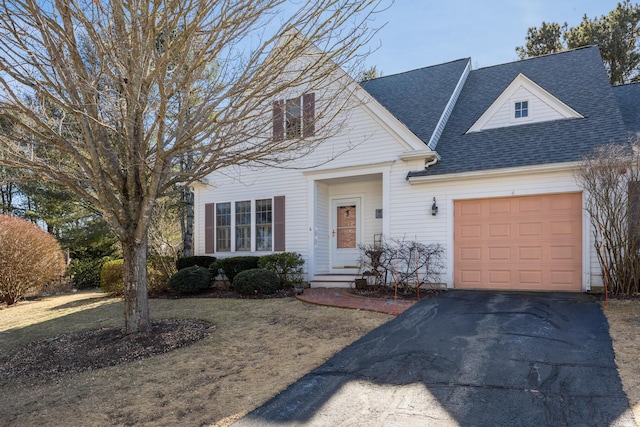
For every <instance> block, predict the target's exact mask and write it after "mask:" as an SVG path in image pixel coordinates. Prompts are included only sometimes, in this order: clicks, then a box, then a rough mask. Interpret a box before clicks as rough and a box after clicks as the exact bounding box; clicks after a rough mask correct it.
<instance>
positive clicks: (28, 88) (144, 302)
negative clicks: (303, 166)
mask: <svg viewBox="0 0 640 427" xmlns="http://www.w3.org/2000/svg"><path fill="white" fill-rule="evenodd" d="M379 1H380V0H313V1H312V0H303V1H301V2H285V1H284V0H230V1H224V2H220V1H213V0H183V1H175V2H166V1H162V0H133V1H124V0H42V1H23V0H18V1H3V2H0V35H1V37H0V119H2V120H3V121H4V122H6V123H9V124H10V125H8V126H7V130H6V131H5V132H0V166H6V167H13V168H23V170H25V171H28V172H29V173H31V174H34V175H36V176H45V177H47V179H49V180H50V181H52V182H56V183H60V184H62V185H64V186H66V187H67V188H69V189H71V190H72V191H73V192H74V193H75V194H76V195H78V196H79V197H80V198H82V199H83V200H84V201H86V202H88V203H89V204H91V205H92V206H93V207H94V208H95V209H96V210H98V211H99V212H100V213H101V214H102V217H103V218H104V219H105V221H106V222H107V223H108V224H109V226H110V227H111V229H112V230H113V231H114V233H115V234H116V236H117V237H118V239H119V240H120V243H121V245H122V253H123V258H124V277H125V291H124V302H125V303H124V315H125V329H126V331H127V332H129V333H132V332H148V331H149V330H150V327H151V325H150V316H149V302H148V299H147V270H146V264H147V263H146V257H147V247H148V243H149V235H148V233H149V224H150V221H151V217H152V212H153V209H154V206H155V205H156V202H157V200H158V198H160V197H162V196H164V195H166V194H168V193H169V192H171V191H173V190H175V189H176V188H180V187H181V186H188V185H189V184H190V183H192V182H194V181H198V180H201V179H203V178H204V177H206V176H207V175H209V174H210V173H212V172H215V171H217V170H220V169H221V168H226V167H231V166H245V165H246V166H279V165H281V164H282V163H286V162H291V161H293V160H296V159H299V158H300V157H301V156H304V155H305V154H307V153H309V152H311V151H312V150H314V149H315V147H317V146H318V144H319V143H320V142H321V141H323V140H325V139H326V138H328V137H330V136H331V135H334V134H335V132H337V130H338V127H337V126H336V124H338V125H339V123H340V121H338V122H336V121H334V120H333V118H334V117H335V114H336V112H339V111H341V109H342V107H343V106H344V105H345V102H346V101H347V97H348V94H349V92H348V91H335V90H333V88H334V87H335V83H336V78H335V77H336V75H341V74H340V72H341V71H340V69H345V70H346V71H347V72H349V71H354V70H353V68H354V67H358V66H359V64H360V63H361V59H362V53H363V49H362V48H363V45H364V44H365V43H366V42H367V41H368V40H369V38H370V37H371V35H372V34H373V33H372V31H371V30H370V29H369V28H368V23H369V22H370V20H371V18H372V13H374V12H375V11H376V8H377V7H378V2H379ZM319 50H321V51H322V52H320V51H319ZM336 73H338V74H336ZM308 89H310V90H312V91H314V93H316V94H317V97H316V100H317V102H316V105H315V110H314V113H315V115H314V120H313V123H309V124H308V125H309V127H308V129H311V128H312V127H313V129H314V132H313V135H310V134H308V133H307V132H305V134H304V135H299V136H296V137H293V138H274V135H273V134H272V132H271V130H272V128H273V118H272V117H271V113H272V111H273V108H274V107H273V103H274V101H276V100H278V99H281V97H282V96H283V95H282V94H283V93H285V92H287V91H300V90H308ZM298 95H301V94H300V93H298ZM323 106H331V108H324V107H323ZM311 125H313V126H311ZM184 159H190V160H193V163H191V164H190V167H189V168H188V169H187V170H184V169H183V168H181V167H180V162H181V161H184ZM327 160H329V159H327Z"/></svg>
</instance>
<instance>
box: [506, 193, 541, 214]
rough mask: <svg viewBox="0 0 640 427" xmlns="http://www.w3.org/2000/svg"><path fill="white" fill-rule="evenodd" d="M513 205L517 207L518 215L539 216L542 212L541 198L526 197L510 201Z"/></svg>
mask: <svg viewBox="0 0 640 427" xmlns="http://www.w3.org/2000/svg"><path fill="white" fill-rule="evenodd" d="M512 200H513V201H514V204H517V205H518V208H517V209H518V212H519V213H520V214H527V213H528V214H531V213H536V214H540V213H542V210H543V199H542V197H528V198H526V199H512Z"/></svg>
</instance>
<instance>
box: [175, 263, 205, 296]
mask: <svg viewBox="0 0 640 427" xmlns="http://www.w3.org/2000/svg"><path fill="white" fill-rule="evenodd" d="M210 285H211V274H209V270H208V269H207V268H204V267H200V266H199V265H193V266H191V267H187V268H183V269H182V270H178V272H177V273H176V274H174V275H173V276H171V278H170V279H169V288H170V289H171V290H174V291H176V292H180V293H185V294H195V293H198V292H200V291H203V290H205V289H207V288H209V286H210Z"/></svg>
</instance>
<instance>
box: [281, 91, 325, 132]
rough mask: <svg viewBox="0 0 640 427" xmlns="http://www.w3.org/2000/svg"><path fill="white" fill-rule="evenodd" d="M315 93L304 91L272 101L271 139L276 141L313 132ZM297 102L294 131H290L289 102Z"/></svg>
mask: <svg viewBox="0 0 640 427" xmlns="http://www.w3.org/2000/svg"><path fill="white" fill-rule="evenodd" d="M315 99H316V97H315V93H314V92H310V93H304V94H302V95H300V96H297V97H295V98H288V99H279V100H276V101H274V102H273V108H272V122H273V126H272V128H273V129H272V130H273V140H274V141H276V142H279V141H284V140H289V139H296V138H308V137H311V136H313V135H314V134H315V120H316V117H315ZM293 103H297V104H298V105H297V108H296V111H297V113H298V115H297V116H295V118H296V119H297V125H296V126H295V127H296V128H297V129H295V130H296V131H295V132H290V128H291V126H290V125H289V117H291V116H290V114H289V112H290V107H289V105H290V104H293Z"/></svg>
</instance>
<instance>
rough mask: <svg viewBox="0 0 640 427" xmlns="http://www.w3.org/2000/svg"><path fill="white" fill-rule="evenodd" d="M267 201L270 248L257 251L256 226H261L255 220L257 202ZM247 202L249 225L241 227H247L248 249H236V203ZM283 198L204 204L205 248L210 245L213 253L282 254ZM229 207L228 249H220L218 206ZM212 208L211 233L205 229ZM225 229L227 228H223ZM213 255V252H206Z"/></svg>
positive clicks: (283, 242)
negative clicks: (213, 250)
mask: <svg viewBox="0 0 640 427" xmlns="http://www.w3.org/2000/svg"><path fill="white" fill-rule="evenodd" d="M265 200H269V201H270V204H271V206H270V207H271V212H270V215H271V223H270V230H271V237H270V241H271V242H270V243H271V244H270V248H269V249H259V248H258V226H259V225H261V224H259V223H258V220H257V213H258V212H257V205H258V202H259V201H265ZM242 202H249V203H250V205H249V206H250V212H249V217H250V223H249V224H244V225H242V226H243V227H247V226H248V227H249V228H248V229H249V236H250V237H249V239H250V245H249V249H238V248H237V229H238V228H237V226H236V225H237V218H236V216H237V215H236V213H237V203H242ZM284 203H285V196H272V197H261V198H255V199H240V200H227V201H222V202H216V203H205V248H209V249H210V248H211V244H213V247H214V249H215V252H219V253H221V254H222V253H227V254H234V253H253V252H258V253H263V254H264V253H268V252H282V251H284V250H285V234H284V233H285V214H284V208H285V205H284ZM225 205H227V206H228V207H229V216H230V221H229V222H230V224H229V226H228V228H227V229H228V236H229V241H228V245H229V249H228V250H227V249H226V248H225V249H220V248H219V246H218V231H219V230H218V228H219V227H218V206H221V207H222V206H225ZM212 207H213V221H212V224H209V225H210V226H211V225H212V229H213V230H212V231H211V230H210V229H207V219H208V215H209V214H210V213H211V211H210V210H211V208H212ZM224 227H227V226H224ZM210 228H211V227H210ZM208 239H212V241H213V243H210V241H209V240H208ZM207 253H214V252H207Z"/></svg>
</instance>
